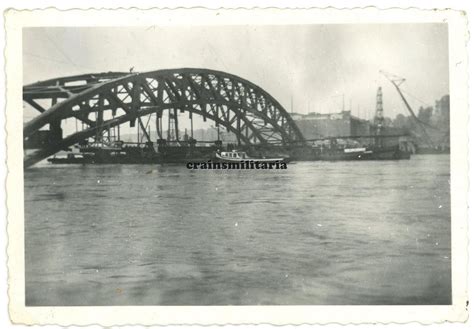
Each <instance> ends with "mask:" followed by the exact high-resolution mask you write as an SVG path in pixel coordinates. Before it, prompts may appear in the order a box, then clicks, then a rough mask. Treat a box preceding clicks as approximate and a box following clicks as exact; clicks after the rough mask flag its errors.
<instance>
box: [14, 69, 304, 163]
mask: <svg viewBox="0 0 474 329" xmlns="http://www.w3.org/2000/svg"><path fill="white" fill-rule="evenodd" d="M23 101H24V102H25V103H26V104H29V106H31V107H33V108H34V109H35V110H37V113H38V115H37V116H35V117H34V118H33V119H31V120H30V121H29V122H26V123H25V124H24V127H23V136H24V143H25V144H27V143H28V142H29V141H31V140H34V139H35V135H37V134H38V132H39V130H42V129H43V130H44V128H45V127H46V126H47V125H49V129H50V130H49V131H50V132H51V133H52V134H51V135H52V136H53V138H49V139H48V142H47V143H46V144H45V145H42V147H40V148H39V149H36V150H35V151H34V152H32V153H30V154H27V155H25V158H24V166H25V167H28V166H31V165H33V164H34V163H36V162H38V161H40V160H42V159H44V158H46V157H48V156H50V155H52V154H55V153H56V152H58V151H60V150H63V149H66V148H67V147H69V146H72V145H74V144H76V143H79V142H81V141H83V140H85V139H87V138H90V137H93V136H94V135H96V134H97V131H99V130H100V131H102V130H104V129H110V128H112V127H116V126H118V125H121V124H124V123H126V122H129V123H130V126H135V123H136V122H137V121H138V124H139V125H141V126H142V128H144V127H143V123H142V121H141V119H140V118H141V117H142V116H145V115H150V114H153V113H156V116H157V118H158V117H159V118H161V117H162V113H163V111H166V110H169V111H172V110H173V111H177V110H179V111H180V112H189V115H190V116H191V115H192V114H193V113H194V114H197V115H200V116H202V117H203V120H206V119H210V120H213V121H215V123H216V124H218V125H221V126H223V127H225V128H226V129H227V130H228V131H231V132H233V133H234V134H235V135H236V137H237V139H238V140H239V142H242V143H243V144H247V145H249V144H276V145H289V144H291V143H295V142H303V141H304V137H303V135H302V133H301V132H300V130H299V129H298V127H297V126H296V124H295V122H294V121H293V120H292V118H291V116H290V115H289V114H288V112H287V111H286V110H285V109H284V108H283V106H281V104H280V103H279V102H278V101H277V100H276V99H275V98H273V97H272V96H271V95H270V94H269V93H267V92H266V91H265V90H263V89H262V88H260V87H258V86H257V85H255V84H253V83H252V82H250V81H247V80H245V79H243V78H240V77H238V76H235V75H232V74H229V73H226V72H220V71H214V70H208V69H196V68H183V69H169V70H158V71H152V72H146V73H128V72H127V73H124V72H108V73H97V74H84V75H78V76H71V77H61V78H55V79H51V80H47V81H41V82H37V83H33V84H30V85H26V86H24V87H23ZM45 103H46V104H48V105H47V106H45V105H42V104H45ZM68 118H76V119H77V120H79V121H81V122H82V126H83V129H82V130H80V131H76V132H73V133H71V134H69V135H68V136H64V137H63V136H62V130H61V122H62V121H63V120H66V119H68ZM54 136H56V137H54Z"/></svg>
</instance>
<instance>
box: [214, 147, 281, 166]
mask: <svg viewBox="0 0 474 329" xmlns="http://www.w3.org/2000/svg"><path fill="white" fill-rule="evenodd" d="M216 159H217V160H218V161H221V162H241V161H254V162H257V161H258V162H260V163H275V162H289V159H288V158H283V157H281V158H280V157H279V158H266V157H262V158H254V157H250V156H248V155H247V153H246V152H239V151H236V150H232V152H219V150H218V151H217V152H216Z"/></svg>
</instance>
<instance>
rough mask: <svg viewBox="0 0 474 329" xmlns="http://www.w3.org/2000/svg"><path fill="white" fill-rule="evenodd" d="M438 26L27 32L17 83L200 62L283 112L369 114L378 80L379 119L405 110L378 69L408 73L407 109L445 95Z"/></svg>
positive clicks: (443, 28) (443, 39) (443, 31)
mask: <svg viewBox="0 0 474 329" xmlns="http://www.w3.org/2000/svg"><path fill="white" fill-rule="evenodd" d="M447 32H448V31H447V25H446V24H403V25H400V24H387V25H374V24H373V25H299V26H226V27H219V28H216V27H206V26H202V27H165V28H161V27H148V28H145V27H143V28H140V27H137V28H135V27H133V28H129V27H127V28H112V27H111V28H101V27H99V28H96V27H94V28H69V27H68V28H28V29H24V31H23V63H24V66H23V78H24V84H27V83H31V82H35V81H38V80H44V79H49V78H53V77H59V76H68V75H75V74H80V73H93V72H107V71H128V70H129V68H130V67H132V66H133V67H134V68H135V69H134V70H135V71H150V70H158V69H168V68H180V67H201V68H210V69H216V70H222V71H226V72H229V73H232V74H235V75H238V76H241V77H243V78H245V79H247V80H250V81H252V82H254V83H256V84H257V85H259V86H260V87H262V88H263V89H265V90H266V91H267V92H269V93H270V94H271V95H273V96H274V97H275V98H276V99H277V100H278V101H279V102H280V103H281V104H282V105H283V106H284V107H285V108H286V109H287V110H288V111H291V99H292V98H293V110H294V112H300V113H306V112H308V111H315V112H322V113H328V112H337V111H340V110H341V109H342V106H343V101H342V99H343V97H342V95H344V99H345V109H346V110H348V109H350V108H351V105H352V112H353V114H354V115H358V116H360V117H364V118H372V117H373V115H374V112H375V95H376V90H377V87H378V86H382V88H383V92H384V110H385V115H386V116H390V117H394V116H395V115H396V114H397V113H404V114H407V111H406V110H405V109H404V107H403V103H402V101H401V99H400V97H399V96H398V95H397V94H396V91H395V89H394V87H393V86H391V85H390V84H389V82H388V81H387V80H386V79H385V78H384V77H383V76H381V75H380V74H379V70H380V69H383V70H386V71H388V72H391V73H395V74H397V75H399V76H402V77H404V78H406V79H407V81H406V83H405V84H404V85H403V88H404V89H405V90H407V91H408V92H409V93H410V94H411V95H414V96H416V98H417V99H418V100H416V99H415V98H412V97H411V96H409V98H408V99H409V101H410V102H411V103H412V106H413V107H414V108H418V107H419V106H420V105H423V104H422V103H420V101H419V100H421V101H423V102H426V103H429V104H434V101H435V100H436V99H439V98H440V97H441V96H443V95H445V94H448V93H449V80H448V78H449V72H448V36H447V35H448V34H447Z"/></svg>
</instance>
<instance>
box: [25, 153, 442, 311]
mask: <svg viewBox="0 0 474 329" xmlns="http://www.w3.org/2000/svg"><path fill="white" fill-rule="evenodd" d="M449 178H450V176H449V156H447V155H424V156H421V155H420V156H413V157H412V159H411V160H405V161H373V162H371V161H365V162H298V163H291V164H290V165H289V167H288V169H287V170H227V171H218V170H189V169H186V167H185V166H184V165H174V166H170V165H169V166H158V165H88V166H80V165H77V166H76V165H39V166H36V167H34V168H31V169H28V170H26V171H25V240H26V242H25V247H26V264H25V265H26V304H27V306H41V305H44V306H46V305H71V306H72V305H258V304H284V305H288V304H294V305H301V304H319V305H322V304H339V305H340V304H361V305H374V304H450V303H451V265H450V264H451V248H450V245H451V239H450V194H449V187H450V185H449Z"/></svg>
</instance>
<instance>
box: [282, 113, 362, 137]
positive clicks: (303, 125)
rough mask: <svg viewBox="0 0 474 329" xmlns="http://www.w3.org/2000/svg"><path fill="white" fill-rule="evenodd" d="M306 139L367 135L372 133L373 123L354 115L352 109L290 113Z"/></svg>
mask: <svg viewBox="0 0 474 329" xmlns="http://www.w3.org/2000/svg"><path fill="white" fill-rule="evenodd" d="M290 115H291V117H292V118H293V120H294V121H295V123H296V125H297V126H298V128H299V129H300V130H301V132H302V133H303V136H304V137H305V138H306V139H309V140H311V139H319V138H326V137H342V136H366V135H369V134H370V126H371V123H370V121H368V120H364V119H361V118H358V117H356V116H353V115H352V114H351V111H342V112H339V113H324V114H323V113H315V112H311V113H309V114H300V113H290Z"/></svg>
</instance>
